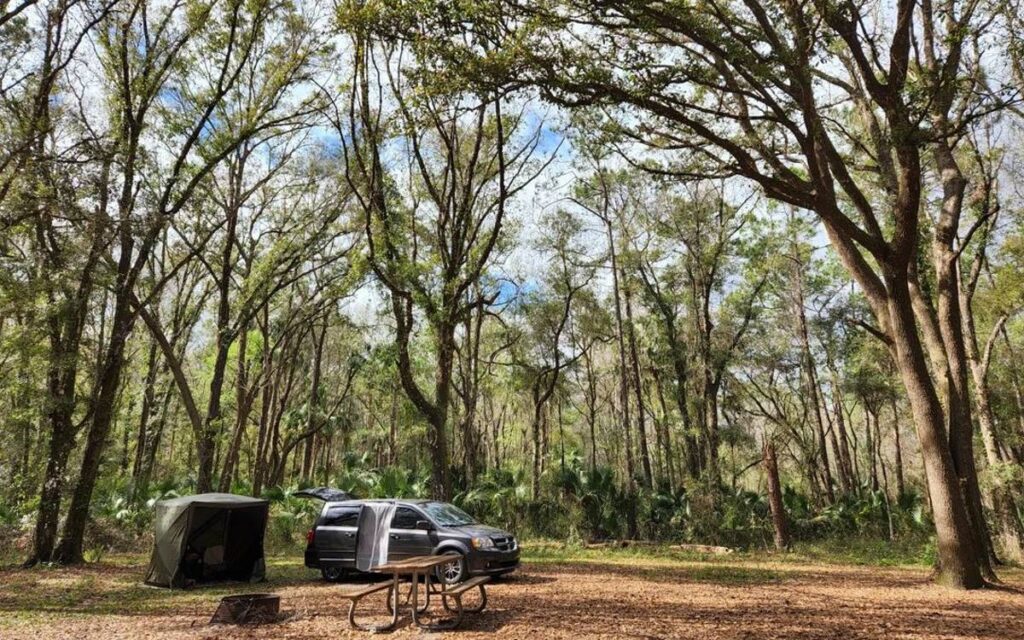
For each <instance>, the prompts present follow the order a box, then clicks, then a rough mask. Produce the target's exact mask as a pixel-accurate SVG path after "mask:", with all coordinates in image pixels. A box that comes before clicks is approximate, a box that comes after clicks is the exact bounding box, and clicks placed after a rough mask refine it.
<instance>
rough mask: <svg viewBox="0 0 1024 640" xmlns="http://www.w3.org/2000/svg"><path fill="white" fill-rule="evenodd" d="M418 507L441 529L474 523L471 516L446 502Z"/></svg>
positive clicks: (424, 504) (429, 503)
mask: <svg viewBox="0 0 1024 640" xmlns="http://www.w3.org/2000/svg"><path fill="white" fill-rule="evenodd" d="M420 506H421V507H423V510H424V511H426V512H427V515H428V516H430V517H431V518H433V520H434V522H436V523H437V524H439V525H441V526H442V527H461V526H462V525H464V524H474V523H475V522H476V520H474V519H473V516H471V515H469V514H468V513H466V512H465V511H463V510H462V509H460V508H458V507H456V506H455V505H453V504H448V503H447V502H424V503H423V504H421V505H420Z"/></svg>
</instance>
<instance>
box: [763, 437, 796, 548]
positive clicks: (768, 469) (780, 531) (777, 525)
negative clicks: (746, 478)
mask: <svg viewBox="0 0 1024 640" xmlns="http://www.w3.org/2000/svg"><path fill="white" fill-rule="evenodd" d="M762 456H763V461H764V473H765V477H766V478H767V480H768V508H769V510H770V511H771V514H772V529H773V530H774V533H775V535H774V539H775V549H776V550H778V551H787V550H788V549H789V548H790V544H791V543H790V539H789V523H788V522H787V519H786V508H785V506H784V505H783V503H782V482H781V480H780V479H779V463H778V460H777V459H776V456H775V443H773V442H772V441H771V440H769V439H767V438H766V439H765V442H764V447H763V448H762Z"/></svg>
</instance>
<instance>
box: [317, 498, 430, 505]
mask: <svg viewBox="0 0 1024 640" xmlns="http://www.w3.org/2000/svg"><path fill="white" fill-rule="evenodd" d="M368 502H387V503H391V502H394V503H396V504H426V503H428V502H438V501H437V500H430V499H428V498H370V499H363V498H359V499H353V500H337V501H330V502H328V503H327V504H329V505H332V506H345V505H348V506H356V505H361V504H366V503H368Z"/></svg>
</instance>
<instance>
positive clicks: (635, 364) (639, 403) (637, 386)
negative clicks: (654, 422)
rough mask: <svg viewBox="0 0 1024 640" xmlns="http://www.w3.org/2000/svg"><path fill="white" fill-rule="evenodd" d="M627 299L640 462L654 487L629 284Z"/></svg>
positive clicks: (627, 329)
mask: <svg viewBox="0 0 1024 640" xmlns="http://www.w3.org/2000/svg"><path fill="white" fill-rule="evenodd" d="M623 279H625V274H623ZM623 293H624V298H625V301H626V331H627V334H628V336H629V354H630V363H631V364H632V367H631V371H630V373H631V376H630V377H631V379H632V381H633V391H634V393H635V395H636V418H637V438H638V440H639V441H640V462H641V466H642V469H643V472H644V486H646V487H647V488H648V489H650V488H653V487H654V475H653V473H652V472H651V453H650V450H649V448H648V446H647V421H646V420H645V414H644V393H643V391H644V390H643V380H642V379H641V377H640V354H639V352H638V350H637V346H636V329H635V327H634V325H633V295H632V293H631V292H630V288H629V286H626V287H625V288H624V290H623Z"/></svg>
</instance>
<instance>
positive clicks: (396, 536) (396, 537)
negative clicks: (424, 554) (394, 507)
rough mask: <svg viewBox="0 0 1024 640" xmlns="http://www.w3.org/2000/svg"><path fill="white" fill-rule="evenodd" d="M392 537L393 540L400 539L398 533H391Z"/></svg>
mask: <svg viewBox="0 0 1024 640" xmlns="http://www.w3.org/2000/svg"><path fill="white" fill-rule="evenodd" d="M391 539H392V540H398V539H399V537H398V534H397V533H392V534H391Z"/></svg>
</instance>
